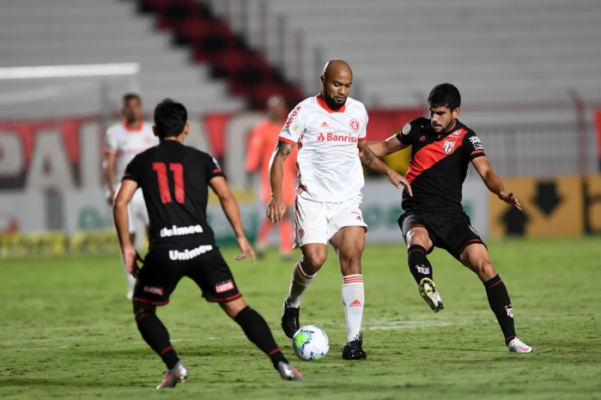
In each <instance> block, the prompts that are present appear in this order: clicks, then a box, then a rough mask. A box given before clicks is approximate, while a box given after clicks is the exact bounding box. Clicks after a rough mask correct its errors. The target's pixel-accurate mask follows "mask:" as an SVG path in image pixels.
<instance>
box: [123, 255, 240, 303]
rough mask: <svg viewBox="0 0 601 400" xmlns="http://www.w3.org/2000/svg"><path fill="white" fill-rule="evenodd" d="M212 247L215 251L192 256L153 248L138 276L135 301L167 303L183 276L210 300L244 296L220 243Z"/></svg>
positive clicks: (216, 300) (224, 299) (226, 299)
mask: <svg viewBox="0 0 601 400" xmlns="http://www.w3.org/2000/svg"><path fill="white" fill-rule="evenodd" d="M212 247H213V248H212V250H210V251H207V252H206V253H204V254H200V255H196V257H193V258H192V257H189V255H188V254H186V255H184V254H183V252H185V250H180V251H179V252H175V251H173V250H151V251H150V252H149V253H148V254H147V255H146V259H145V260H144V266H143V267H142V269H140V273H139V274H138V278H137V279H136V286H135V287H134V300H136V301H140V302H143V303H150V304H154V305H157V306H161V305H165V304H167V303H169V296H170V295H171V293H173V291H174V290H175V287H176V286H177V283H178V282H179V280H180V279H181V278H182V277H184V276H187V277H188V278H190V279H192V280H193V281H194V282H196V284H197V285H198V286H199V287H200V289H201V290H202V296H203V297H204V298H206V299H207V301H212V302H219V301H230V300H234V299H237V298H238V297H241V296H242V294H241V293H240V292H239V291H238V288H237V287H236V282H234V277H233V275H232V272H231V271H230V268H229V267H228V265H227V263H226V262H225V260H224V259H223V257H222V255H221V253H220V252H219V249H218V248H217V246H212ZM178 253H179V254H178ZM172 258H175V259H172ZM178 258H179V259H178ZM181 258H189V259H187V260H186V259H183V260H182V259H181Z"/></svg>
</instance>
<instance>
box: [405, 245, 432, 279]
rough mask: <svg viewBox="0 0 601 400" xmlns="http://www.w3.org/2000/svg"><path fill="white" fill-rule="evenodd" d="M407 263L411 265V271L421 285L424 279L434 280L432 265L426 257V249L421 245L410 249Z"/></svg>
mask: <svg viewBox="0 0 601 400" xmlns="http://www.w3.org/2000/svg"><path fill="white" fill-rule="evenodd" d="M407 261H408V263H409V271H411V274H412V275H413V278H414V279H415V281H416V282H417V284H418V285H419V283H420V282H421V280H422V279H423V278H430V279H432V265H430V261H428V258H427V257H426V249H424V248H423V247H422V246H420V245H419V244H414V245H412V246H411V247H409V251H408V253H407Z"/></svg>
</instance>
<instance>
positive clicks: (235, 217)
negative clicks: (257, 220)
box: [209, 176, 255, 264]
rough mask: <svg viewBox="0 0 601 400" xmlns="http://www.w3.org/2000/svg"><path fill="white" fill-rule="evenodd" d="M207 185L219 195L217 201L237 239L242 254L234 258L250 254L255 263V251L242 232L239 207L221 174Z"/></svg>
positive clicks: (240, 258)
mask: <svg viewBox="0 0 601 400" xmlns="http://www.w3.org/2000/svg"><path fill="white" fill-rule="evenodd" d="M209 185H210V186H211V188H212V189H213V191H214V192H215V194H216V195H217V197H219V202H220V203H221V208H222V209H223V212H224V213H225V215H226V217H227V219H228V221H230V225H231V226H232V228H233V229H234V233H235V234H236V240H237V241H238V246H239V247H240V250H241V251H242V254H240V255H239V256H237V257H236V260H243V259H245V258H246V257H249V256H250V259H251V260H252V262H253V264H254V263H255V253H254V251H253V249H252V247H251V246H250V243H249V242H248V239H247V238H246V235H245V234H244V228H243V227H242V219H241V218H240V209H239V208H238V202H237V201H236V198H235V197H234V195H233V194H232V191H231V190H230V187H229V185H228V184H227V182H226V180H225V178H224V177H222V176H216V177H214V178H213V179H211V180H210V181H209Z"/></svg>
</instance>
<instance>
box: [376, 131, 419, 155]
mask: <svg viewBox="0 0 601 400" xmlns="http://www.w3.org/2000/svg"><path fill="white" fill-rule="evenodd" d="M367 145H368V146H369V148H370V149H371V151H373V153H374V154H375V155H376V157H386V156H388V155H390V154H392V153H396V152H397V151H401V150H403V149H406V148H407V147H409V145H407V144H405V143H401V141H400V140H399V139H398V138H397V135H396V134H394V135H392V136H391V137H389V138H388V139H386V140H382V141H380V142H368V143H367Z"/></svg>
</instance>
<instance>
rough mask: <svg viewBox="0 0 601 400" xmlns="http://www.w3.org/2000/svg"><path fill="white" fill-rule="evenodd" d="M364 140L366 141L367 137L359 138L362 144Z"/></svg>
mask: <svg viewBox="0 0 601 400" xmlns="http://www.w3.org/2000/svg"><path fill="white" fill-rule="evenodd" d="M364 140H367V136H365V137H362V138H359V141H360V142H363V141H364Z"/></svg>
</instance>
